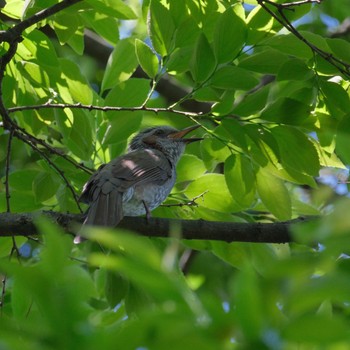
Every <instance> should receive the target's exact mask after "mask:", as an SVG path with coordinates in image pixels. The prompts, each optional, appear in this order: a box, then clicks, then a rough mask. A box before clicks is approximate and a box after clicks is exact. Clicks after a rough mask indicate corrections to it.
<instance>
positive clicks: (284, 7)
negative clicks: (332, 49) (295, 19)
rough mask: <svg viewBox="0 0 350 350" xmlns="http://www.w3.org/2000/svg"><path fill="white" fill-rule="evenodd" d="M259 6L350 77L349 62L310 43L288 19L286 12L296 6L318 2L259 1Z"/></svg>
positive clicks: (313, 50) (310, 0)
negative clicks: (273, 9) (272, 8)
mask: <svg viewBox="0 0 350 350" xmlns="http://www.w3.org/2000/svg"><path fill="white" fill-rule="evenodd" d="M257 2H258V4H259V5H260V6H261V7H262V8H263V9H264V10H265V11H266V12H267V13H269V14H270V15H271V16H272V17H273V18H275V19H276V21H278V22H279V23H280V24H281V25H282V26H283V27H285V28H286V29H288V30H289V31H290V32H291V33H292V34H293V35H295V36H296V37H297V38H298V39H299V40H301V41H302V42H303V43H305V44H306V45H307V46H308V47H309V48H310V49H311V50H312V52H314V53H315V54H317V55H319V56H320V57H322V58H323V59H324V60H326V61H327V62H328V63H330V64H331V65H332V66H334V67H335V68H337V69H338V71H339V72H340V73H342V74H344V76H346V77H348V78H349V77H350V64H349V63H347V62H344V61H343V60H341V59H339V58H337V57H335V56H334V55H333V54H331V53H329V52H326V51H324V50H321V49H320V48H319V47H317V46H316V45H314V44H312V43H311V42H310V41H308V40H307V39H306V38H305V37H304V36H303V35H302V34H300V32H299V31H298V30H297V29H296V28H295V27H294V26H293V24H292V23H291V22H290V21H289V20H288V18H287V17H286V15H285V13H284V10H292V7H293V6H296V5H304V4H307V3H311V2H317V1H312V0H309V1H307V0H305V1H297V2H292V3H286V4H279V3H275V2H273V1H271V0H257ZM267 4H268V5H271V6H272V7H274V8H276V9H277V12H278V14H279V16H280V17H279V16H278V15H277V14H276V13H275V12H274V11H272V10H271V9H270V8H269V7H268V6H267Z"/></svg>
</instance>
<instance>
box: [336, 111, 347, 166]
mask: <svg viewBox="0 0 350 350" xmlns="http://www.w3.org/2000/svg"><path fill="white" fill-rule="evenodd" d="M349 139H350V113H348V114H346V115H345V116H344V117H343V119H342V121H341V122H340V123H339V126H338V131H337V136H336V153H337V154H338V155H339V156H340V158H341V159H342V160H343V162H344V163H345V164H350V147H349Z"/></svg>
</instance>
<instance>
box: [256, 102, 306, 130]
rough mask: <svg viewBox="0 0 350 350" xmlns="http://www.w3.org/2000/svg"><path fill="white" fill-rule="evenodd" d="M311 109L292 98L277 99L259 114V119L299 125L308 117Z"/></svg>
mask: <svg viewBox="0 0 350 350" xmlns="http://www.w3.org/2000/svg"><path fill="white" fill-rule="evenodd" d="M310 113H311V107H310V106H309V105H307V104H305V103H302V102H299V101H297V100H295V99H292V98H288V97H287V98H279V99H278V100H277V101H275V102H273V103H271V104H269V105H267V106H266V108H265V109H264V110H263V111H262V112H261V115H260V118H261V119H264V120H269V121H273V122H277V123H283V124H290V125H300V124H302V123H303V122H305V120H306V119H307V118H308V117H309V116H310Z"/></svg>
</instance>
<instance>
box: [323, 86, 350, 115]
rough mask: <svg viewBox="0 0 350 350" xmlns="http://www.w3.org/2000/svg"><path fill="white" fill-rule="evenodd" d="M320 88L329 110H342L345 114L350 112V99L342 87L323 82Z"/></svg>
mask: <svg viewBox="0 0 350 350" xmlns="http://www.w3.org/2000/svg"><path fill="white" fill-rule="evenodd" d="M320 86H321V89H322V92H323V94H324V95H325V100H326V103H327V106H328V108H330V109H331V110H334V109H335V108H336V109H340V110H341V111H342V112H345V113H348V112H349V111H350V98H349V95H348V94H347V92H346V91H345V90H344V89H343V88H342V86H340V85H339V84H336V83H332V82H329V81H321V82H320Z"/></svg>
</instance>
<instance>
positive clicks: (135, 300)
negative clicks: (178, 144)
mask: <svg viewBox="0 0 350 350" xmlns="http://www.w3.org/2000/svg"><path fill="white" fill-rule="evenodd" d="M57 3H58V1H56V0H50V1H42V0H32V1H17V0H8V1H6V6H5V7H4V8H3V9H2V13H3V15H4V17H3V19H2V22H1V23H0V25H1V30H2V31H4V32H1V33H0V38H1V40H2V46H1V52H0V53H1V55H2V60H1V62H0V82H1V91H0V92H1V94H0V114H1V116H2V124H1V126H2V128H1V129H0V143H1V147H0V162H1V165H2V166H1V169H3V171H2V173H1V176H2V177H3V183H0V212H5V211H12V212H23V211H36V210H48V209H51V210H55V211H60V212H66V211H70V212H80V211H82V210H83V209H84V208H81V207H80V204H79V203H78V202H77V198H78V193H79V191H80V190H81V188H82V186H83V184H84V182H85V181H86V180H87V179H88V177H89V174H90V173H91V169H96V168H97V167H98V166H99V165H101V164H102V163H105V162H108V161H109V160H110V159H111V158H114V157H116V156H118V155H119V154H121V153H122V152H124V151H125V149H126V145H127V141H128V139H129V138H130V136H131V135H132V134H134V133H135V132H137V131H138V130H139V129H140V128H143V127H145V126H148V125H154V124H169V125H173V126H174V127H177V128H182V127H184V126H187V125H189V124H193V123H198V124H200V125H201V129H200V131H198V132H197V134H198V135H203V137H204V140H203V141H202V142H200V143H198V144H192V145H189V147H188V148H187V151H186V154H185V155H184V157H183V158H182V159H181V161H180V163H179V165H178V182H177V184H176V186H175V188H174V190H173V192H172V194H171V195H170V197H169V198H168V200H167V202H166V203H165V204H171V206H162V207H160V208H158V209H156V210H155V211H154V212H153V215H154V216H159V217H167V218H174V217H175V218H183V219H193V220H194V219H203V220H213V221H232V222H233V221H241V222H247V223H249V222H254V221H262V222H264V221H265V222H266V221H275V220H281V221H285V220H290V219H293V218H297V217H300V216H308V215H318V216H322V215H323V214H329V213H330V214H329V215H328V216H326V217H324V218H320V219H318V220H314V221H312V222H310V223H302V224H299V225H296V226H295V227H294V229H293V230H294V231H293V237H294V238H295V242H296V243H293V244H290V245H273V244H269V245H268V244H253V243H244V244H243V243H230V244H228V243H224V242H214V241H195V242H192V241H191V242H190V241H185V240H177V239H175V238H169V239H166V240H162V239H154V238H153V239H151V238H142V237H137V236H134V235H133V234H132V233H129V232H122V231H121V230H114V231H113V232H112V231H108V230H102V229H94V230H91V232H89V236H90V240H91V242H88V243H84V244H82V245H81V246H74V245H73V243H72V240H71V238H70V237H68V236H67V235H66V236H64V235H62V234H61V232H59V231H58V229H57V228H56V227H54V226H51V225H49V224H48V223H47V222H45V221H38V223H37V224H38V227H39V228H40V231H41V233H42V239H43V242H34V241H33V240H29V241H27V240H25V239H23V238H19V237H16V238H14V237H13V238H12V237H11V238H1V241H0V242H1V244H0V255H1V257H2V258H3V259H2V260H0V271H2V274H3V276H4V279H3V286H2V291H3V292H2V296H1V302H2V307H1V317H0V335H1V336H0V348H2V347H3V348H5V349H6V348H11V349H17V348H20V347H21V348H23V349H49V348H64V349H70V348H84V349H89V348H91V349H95V348H97V347H99V348H106V349H109V348H116V347H118V346H119V347H120V348H122V349H164V348H167V349H179V348H181V349H190V348H191V349H192V348H200V349H264V348H266V349H270V348H271V349H304V348H305V349H310V348H317V349H318V348H322V349H346V348H347V346H348V345H347V344H348V343H349V340H350V334H349V325H350V320H349V317H348V315H349V289H350V285H349V282H348V281H349V267H348V266H347V265H348V261H349V260H348V259H347V258H348V255H347V253H348V252H347V248H346V247H347V246H348V244H349V243H350V237H349V227H350V222H349V219H348V215H347V211H348V210H349V209H348V208H349V203H348V200H347V199H342V200H341V201H336V200H335V199H336V198H335V197H337V195H336V194H335V193H334V191H333V190H332V191H330V190H329V188H328V187H325V186H323V185H322V184H321V183H320V181H319V180H318V176H319V174H320V171H321V172H322V173H325V172H328V173H330V174H331V175H329V177H328V178H332V176H334V175H333V174H336V176H337V174H343V173H341V172H340V171H344V169H346V166H345V165H347V164H348V163H349V161H350V154H349V147H348V137H349V132H350V123H349V120H350V114H349V111H350V98H349V81H350V79H349V78H350V44H349V41H347V40H346V37H344V38H333V37H331V35H329V33H330V28H329V26H328V23H330V22H331V20H332V21H342V20H344V19H345V17H344V14H345V13H350V5H349V4H348V2H347V1H343V2H342V5H341V8H342V11H339V8H340V6H338V5H337V4H335V2H332V1H330V0H324V1H322V3H319V1H312V0H305V1H301V2H296V3H291V2H289V3H288V2H287V1H277V2H271V1H268V0H258V1H246V3H245V4H244V3H242V2H241V1H238V0H207V1H197V0H187V1H185V0H176V1H166V0H149V1H146V0H145V1H143V2H142V3H141V4H140V2H139V1H136V0H135V1H132V0H130V1H125V2H123V1H121V0H113V1H109V0H85V1H83V0H82V1H73V2H71V3H70V2H69V1H62V2H60V4H65V3H66V4H67V5H66V6H65V7H64V8H62V9H61V10H60V11H57V12H55V13H54V12H51V13H48V15H47V16H46V17H45V16H44V17H43V18H42V20H41V22H35V21H34V22H30V23H29V22H28V20H31V19H32V18H35V17H33V15H34V14H35V13H38V12H39V11H41V10H43V9H46V8H49V6H55V5H57ZM49 15H51V16H49ZM26 21H27V22H26ZM327 21H328V22H327ZM13 23H15V24H13ZM21 23H22V24H23V23H24V24H26V23H28V25H27V26H25V28H24V29H23V30H22V32H20V34H19V35H21V38H22V39H23V40H18V37H15V39H13V38H12V39H4V35H5V34H4V33H7V32H9V31H8V29H9V28H10V27H12V26H13V25H16V24H21ZM14 28H15V27H14ZM86 29H88V30H89V31H90V32H94V34H95V35H97V36H98V37H99V40H102V39H103V40H105V42H106V43H108V45H109V46H105V47H107V49H110V55H109V58H108V62H106V65H105V66H103V67H102V69H101V66H100V65H99V62H98V56H97V54H98V52H97V50H96V49H95V50H92V51H91V55H96V56H95V57H89V56H88V55H87V54H84V45H85V41H84V40H85V39H86V38H85V39H84V31H85V30H86ZM6 31H7V32H6ZM11 33H13V32H11ZM1 35H2V36H1ZM15 35H16V33H15ZM97 44H98V42H96V43H95V45H96V47H97ZM98 47H101V46H98ZM12 52H13V56H11V54H12ZM139 66H140V67H141V69H142V71H143V73H140V69H139V68H138V67H139ZM169 81H170V82H171V83H172V84H174V85H173V86H175V87H176V88H178V89H180V90H181V91H182V94H181V96H175V89H174V91H172V94H173V95H170V96H169V94H167V92H166V91H165V90H162V89H161V86H164V82H165V83H169ZM162 84H163V85H162ZM183 87H185V89H183ZM186 106H191V107H192V108H187V107H186ZM333 169H340V170H337V171H335V170H333ZM322 179H325V178H321V180H322ZM335 189H336V190H337V189H338V188H335ZM346 193H347V191H346ZM193 198H197V199H196V203H197V204H198V205H197V206H194V205H191V206H186V205H182V204H183V203H188V202H189V201H191V200H192V199H193ZM173 231H174V232H172V233H173V234H174V236H177V235H178V234H179V232H178V231H180V229H179V228H177V227H174V228H173ZM28 250H29V252H28ZM107 252H108V253H107ZM189 252H191V253H190V256H191V259H186V257H188V253H189ZM16 253H20V257H19V258H18V259H17V260H16V259H15V255H16ZM9 255H10V256H11V259H10V261H9V259H8V257H9Z"/></svg>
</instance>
